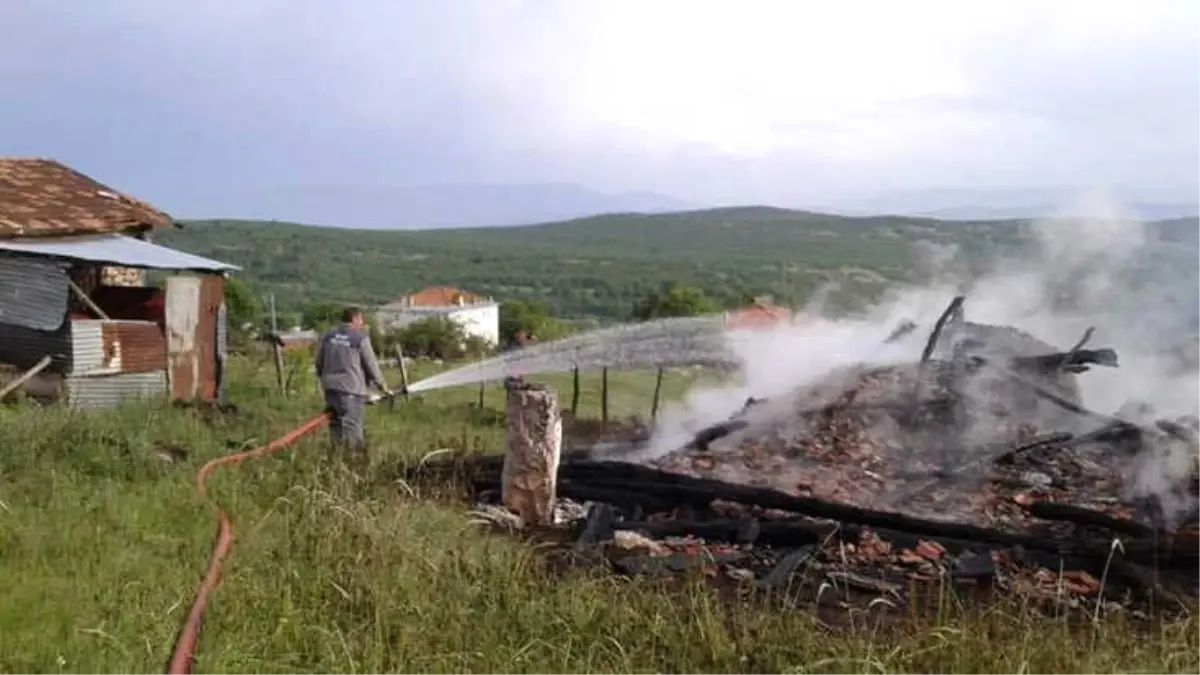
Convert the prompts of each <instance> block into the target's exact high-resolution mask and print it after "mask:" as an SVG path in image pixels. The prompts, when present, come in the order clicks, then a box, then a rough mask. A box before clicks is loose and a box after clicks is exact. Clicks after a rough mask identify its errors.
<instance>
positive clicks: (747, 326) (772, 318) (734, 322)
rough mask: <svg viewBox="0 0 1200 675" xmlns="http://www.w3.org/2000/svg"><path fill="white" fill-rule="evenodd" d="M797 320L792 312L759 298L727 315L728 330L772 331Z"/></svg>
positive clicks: (769, 299)
mask: <svg viewBox="0 0 1200 675" xmlns="http://www.w3.org/2000/svg"><path fill="white" fill-rule="evenodd" d="M795 319H796V316H795V314H794V313H793V312H792V310H790V309H788V308H787V307H780V306H779V305H776V304H775V303H774V302H773V301H772V300H771V298H769V297H765V296H762V297H757V298H755V299H754V302H752V303H751V304H749V305H748V306H746V307H743V308H741V309H737V310H733V311H731V312H726V313H725V327H726V329H728V330H770V329H772V328H774V327H775V326H778V325H780V324H790V323H792V322H793V321H794V320H795Z"/></svg>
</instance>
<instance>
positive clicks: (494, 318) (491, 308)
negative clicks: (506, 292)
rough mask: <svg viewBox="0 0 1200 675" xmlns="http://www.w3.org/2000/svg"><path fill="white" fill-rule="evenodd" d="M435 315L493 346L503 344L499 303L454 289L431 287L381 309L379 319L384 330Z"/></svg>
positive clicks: (377, 314)
mask: <svg viewBox="0 0 1200 675" xmlns="http://www.w3.org/2000/svg"><path fill="white" fill-rule="evenodd" d="M433 316H444V317H446V318H448V319H451V320H453V321H456V322H458V324H459V325H461V326H462V327H463V330H464V331H465V332H466V333H467V335H474V336H476V337H479V338H482V339H484V340H487V341H488V342H489V343H491V344H493V345H494V344H496V343H497V342H499V341H500V305H499V303H497V302H496V301H495V300H493V299H491V298H485V297H483V296H481V295H478V294H476V293H472V292H470V291H464V290H462V289H459V288H453V287H451V286H430V287H429V288H426V289H423V290H420V291H417V292H416V293H412V294H409V295H406V296H404V297H402V298H397V299H395V300H393V301H391V302H389V303H388V304H386V305H384V306H382V307H380V308H379V309H378V310H377V313H376V320H377V321H378V323H379V325H381V326H383V327H386V328H391V329H395V328H403V327H404V326H407V325H408V324H410V323H413V322H415V321H420V320H421V319H427V318H429V317H433Z"/></svg>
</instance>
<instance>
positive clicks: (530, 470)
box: [501, 378, 562, 527]
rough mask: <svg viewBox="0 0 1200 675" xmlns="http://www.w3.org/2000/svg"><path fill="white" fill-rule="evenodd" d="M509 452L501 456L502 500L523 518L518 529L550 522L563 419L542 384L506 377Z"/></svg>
mask: <svg viewBox="0 0 1200 675" xmlns="http://www.w3.org/2000/svg"><path fill="white" fill-rule="evenodd" d="M504 388H505V404H506V411H507V416H508V420H507V421H508V450H507V453H506V454H505V456H504V469H503V476H502V480H501V500H502V501H503V503H504V506H505V508H508V509H510V510H512V511H513V512H514V513H516V514H517V516H519V517H520V518H521V525H522V527H531V526H533V527H536V526H538V525H548V524H551V523H553V522H554V503H555V499H556V490H557V480H558V464H559V460H560V458H561V453H562V417H561V416H560V414H559V411H558V397H557V396H556V395H555V394H554V391H552V390H550V389H549V388H547V387H545V386H544V385H538V384H531V383H527V382H524V381H522V380H519V379H517V378H509V379H508V380H505V383H504Z"/></svg>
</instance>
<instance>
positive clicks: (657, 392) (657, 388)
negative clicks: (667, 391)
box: [650, 366, 663, 425]
mask: <svg viewBox="0 0 1200 675" xmlns="http://www.w3.org/2000/svg"><path fill="white" fill-rule="evenodd" d="M662 382H663V367H662V366H659V367H658V373H657V374H656V375H655V376H654V399H653V400H652V401H651V402H650V424H651V425H653V424H654V420H656V419H658V399H659V397H660V396H662Z"/></svg>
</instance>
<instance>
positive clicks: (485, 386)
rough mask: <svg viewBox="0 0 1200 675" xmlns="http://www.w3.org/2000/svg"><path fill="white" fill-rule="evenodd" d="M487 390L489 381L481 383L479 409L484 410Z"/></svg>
mask: <svg viewBox="0 0 1200 675" xmlns="http://www.w3.org/2000/svg"><path fill="white" fill-rule="evenodd" d="M485 389H487V380H484V381H483V382H480V383H479V409H480V410H483V392H484V390H485Z"/></svg>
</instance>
